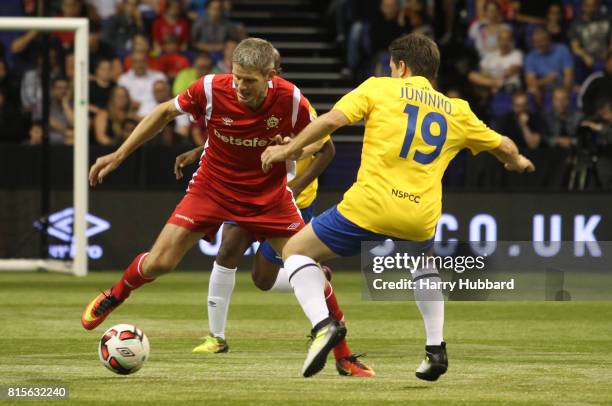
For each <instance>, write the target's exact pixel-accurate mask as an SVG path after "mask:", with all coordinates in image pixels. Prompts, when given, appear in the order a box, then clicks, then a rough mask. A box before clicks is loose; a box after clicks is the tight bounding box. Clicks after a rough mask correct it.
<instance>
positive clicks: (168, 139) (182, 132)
mask: <svg viewBox="0 0 612 406" xmlns="http://www.w3.org/2000/svg"><path fill="white" fill-rule="evenodd" d="M153 93H154V94H155V101H156V102H157V103H163V102H166V101H168V100H170V99H171V98H172V94H171V93H170V86H168V82H166V81H165V80H158V81H156V82H155V83H154V84H153ZM190 127H191V122H190V121H189V115H188V114H183V115H180V116H178V117H177V118H176V119H175V120H174V122H172V123H169V124H168V125H167V126H166V127H165V128H164V129H163V130H162V133H161V137H159V143H160V145H165V146H172V145H174V144H175V143H176V142H175V141H176V135H179V136H182V137H183V139H187V137H188V136H189V128H190Z"/></svg>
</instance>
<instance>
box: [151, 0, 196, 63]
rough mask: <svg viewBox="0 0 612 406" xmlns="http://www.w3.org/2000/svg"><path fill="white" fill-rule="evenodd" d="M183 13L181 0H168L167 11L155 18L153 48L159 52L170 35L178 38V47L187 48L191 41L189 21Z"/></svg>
mask: <svg viewBox="0 0 612 406" xmlns="http://www.w3.org/2000/svg"><path fill="white" fill-rule="evenodd" d="M182 13H183V10H182V5H181V2H180V1H179V0H167V1H166V12H165V13H164V14H163V15H160V16H159V17H157V19H155V22H154V23H153V48H154V51H155V53H156V54H157V53H158V52H159V51H160V50H161V48H162V47H163V45H164V40H165V38H166V37H167V36H168V35H173V36H176V37H177V38H178V48H179V50H181V51H184V50H186V49H187V44H188V43H189V23H188V22H187V20H185V19H184V18H182V17H181V15H182Z"/></svg>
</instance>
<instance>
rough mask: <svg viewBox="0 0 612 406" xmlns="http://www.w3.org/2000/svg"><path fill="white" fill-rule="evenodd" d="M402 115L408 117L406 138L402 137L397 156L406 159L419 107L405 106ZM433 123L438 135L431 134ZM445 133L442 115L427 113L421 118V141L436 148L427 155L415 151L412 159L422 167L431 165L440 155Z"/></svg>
mask: <svg viewBox="0 0 612 406" xmlns="http://www.w3.org/2000/svg"><path fill="white" fill-rule="evenodd" d="M404 113H406V114H407V115H408V127H406V136H405V137H404V144H403V145H402V150H401V151H400V155H399V156H400V158H404V159H406V157H407V156H408V151H410V146H411V145H412V141H413V139H414V134H415V132H416V122H417V116H418V114H419V107H418V106H415V105H413V104H406V108H405V109H404ZM433 123H436V124H438V126H439V127H440V135H433V134H432V133H431V125H432V124H433ZM447 131H448V124H447V123H446V118H445V117H444V116H443V115H442V114H440V113H436V112H435V111H431V112H429V113H427V114H426V115H425V117H423V123H422V124H421V135H422V137H423V141H425V143H426V144H427V145H431V146H432V147H436V149H434V150H433V151H432V152H430V153H428V154H425V153H423V152H421V151H418V150H417V151H415V152H414V158H413V159H414V160H415V161H417V162H418V163H420V164H423V165H427V164H430V163H432V162H433V161H434V160H435V159H436V158H437V157H438V155H440V151H442V146H443V145H444V143H445V142H446V133H447Z"/></svg>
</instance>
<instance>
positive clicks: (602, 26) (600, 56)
mask: <svg viewBox="0 0 612 406" xmlns="http://www.w3.org/2000/svg"><path fill="white" fill-rule="evenodd" d="M600 7H601V2H600V1H599V0H582V15H581V16H580V17H578V18H577V19H576V20H574V22H573V23H572V25H571V26H570V31H569V37H570V40H571V46H572V52H574V54H575V55H577V56H578V57H579V58H580V61H581V64H584V66H585V67H586V68H587V72H590V71H592V70H593V69H597V68H601V67H602V65H603V61H604V60H605V56H606V52H607V50H608V49H609V48H610V37H611V35H612V29H611V27H610V25H611V22H610V18H609V17H607V16H604V15H603V14H601V13H600V11H599V9H600Z"/></svg>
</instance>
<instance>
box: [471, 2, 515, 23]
mask: <svg viewBox="0 0 612 406" xmlns="http://www.w3.org/2000/svg"><path fill="white" fill-rule="evenodd" d="M489 2H491V0H476V2H475V4H474V6H475V10H474V11H475V12H476V15H475V18H476V19H482V18H485V17H486V14H487V11H486V8H487V5H488V4H489ZM495 2H496V3H497V4H499V8H500V10H501V14H502V17H503V19H504V20H512V19H513V18H514V12H515V9H516V7H517V6H516V4H514V3H515V2H516V0H496V1H495ZM472 18H473V17H472V16H470V20H471V19H472Z"/></svg>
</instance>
